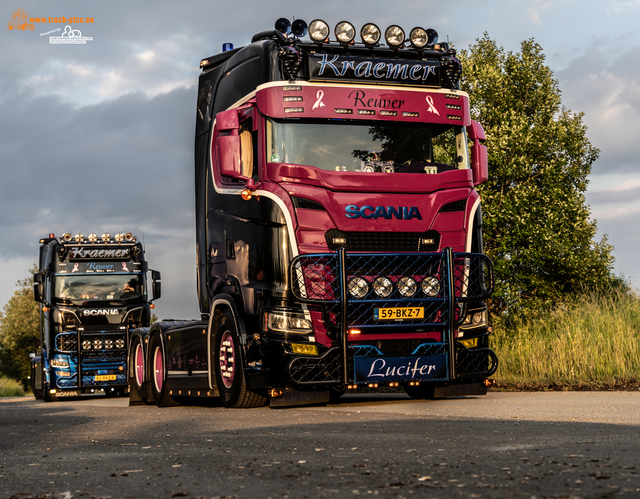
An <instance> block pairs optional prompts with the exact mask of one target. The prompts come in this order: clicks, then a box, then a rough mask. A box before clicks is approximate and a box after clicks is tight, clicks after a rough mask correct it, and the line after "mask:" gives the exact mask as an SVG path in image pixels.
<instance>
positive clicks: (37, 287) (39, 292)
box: [33, 272, 44, 303]
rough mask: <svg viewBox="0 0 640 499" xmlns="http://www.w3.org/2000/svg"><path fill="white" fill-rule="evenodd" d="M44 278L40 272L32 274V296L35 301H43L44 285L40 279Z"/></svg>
mask: <svg viewBox="0 0 640 499" xmlns="http://www.w3.org/2000/svg"><path fill="white" fill-rule="evenodd" d="M43 280H44V277H43V274H42V272H38V273H37V274H34V275H33V298H34V300H35V301H36V302H37V303H42V302H44V296H43V295H44V286H43V285H42V281H43Z"/></svg>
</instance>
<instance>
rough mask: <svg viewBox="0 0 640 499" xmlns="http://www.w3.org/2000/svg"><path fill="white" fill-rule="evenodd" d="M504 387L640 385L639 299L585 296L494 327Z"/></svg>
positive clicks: (499, 385)
mask: <svg viewBox="0 0 640 499" xmlns="http://www.w3.org/2000/svg"><path fill="white" fill-rule="evenodd" d="M492 347H493V348H494V350H495V352H496V354H497V355H498V359H499V361H500V365H499V367H498V371H497V372H496V375H495V379H496V383H497V388H498V389H503V390H621V389H622V390H638V389H640V299H639V297H638V296H637V295H636V294H629V293H623V292H611V293H608V294H600V295H596V294H593V295H588V296H584V297H581V298H578V299H576V300H575V301H573V302H571V303H568V304H565V305H564V306H562V307H558V308H557V309H556V310H553V311H550V312H546V313H540V314H538V315H537V316H534V317H529V318H526V319H522V318H520V319H516V320H512V321H510V322H509V323H507V322H506V321H505V322H504V323H502V324H500V325H498V326H497V327H495V328H494V334H493V335H492Z"/></svg>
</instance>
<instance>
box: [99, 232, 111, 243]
mask: <svg viewBox="0 0 640 499" xmlns="http://www.w3.org/2000/svg"><path fill="white" fill-rule="evenodd" d="M100 239H102V242H103V243H108V242H109V241H111V235H110V234H107V233H106V232H105V233H104V234H102V236H101V237H100Z"/></svg>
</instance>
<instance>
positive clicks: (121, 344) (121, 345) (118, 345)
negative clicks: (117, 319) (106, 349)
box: [116, 339, 124, 349]
mask: <svg viewBox="0 0 640 499" xmlns="http://www.w3.org/2000/svg"><path fill="white" fill-rule="evenodd" d="M116 348H120V349H122V348H124V340H123V339H120V340H116Z"/></svg>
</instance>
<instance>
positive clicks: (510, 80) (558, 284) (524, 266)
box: [460, 33, 615, 313]
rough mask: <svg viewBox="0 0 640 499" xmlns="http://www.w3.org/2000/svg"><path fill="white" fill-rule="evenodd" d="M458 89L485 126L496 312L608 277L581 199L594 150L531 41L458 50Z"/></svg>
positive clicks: (607, 257) (485, 192)
mask: <svg viewBox="0 0 640 499" xmlns="http://www.w3.org/2000/svg"><path fill="white" fill-rule="evenodd" d="M460 59H461V61H462V64H463V69H464V73H463V80H462V89H463V90H465V91H467V92H469V95H470V99H471V114H472V118H473V119H474V120H476V121H478V122H480V123H481V124H482V126H483V127H484V129H485V133H486V135H487V141H486V145H487V147H488V150H489V181H488V182H487V183H485V184H483V185H482V186H480V187H479V189H478V190H479V192H480V194H481V197H482V207H483V212H484V241H485V251H486V253H487V254H488V255H489V256H490V257H491V258H492V260H493V262H494V266H495V273H496V287H495V292H494V297H493V299H492V302H491V307H492V309H493V312H494V313H504V312H505V311H507V312H511V313H514V312H515V313H517V312H519V311H522V310H524V309H532V308H542V307H546V306H549V305H552V304H553V303H555V302H556V301H557V300H558V299H559V298H561V297H562V296H566V295H567V294H570V293H574V292H579V291H582V290H585V289H591V290H593V289H598V288H600V287H603V286H606V285H608V284H610V282H611V281H612V280H613V279H615V278H614V277H613V276H612V274H611V269H612V266H613V258H612V256H611V251H612V249H613V248H612V246H610V245H609V244H607V238H606V236H604V237H603V238H602V239H601V240H600V241H596V240H595V235H596V222H595V220H593V219H591V218H590V211H589V207H588V205H587V204H586V203H585V199H584V192H585V190H586V188H587V182H588V180H587V176H588V175H589V173H590V172H591V165H592V164H593V162H594V161H595V160H596V159H597V158H598V155H599V150H598V149H596V148H595V147H593V146H592V145H591V143H590V142H589V140H588V138H587V136H586V131H587V128H586V126H585V125H584V123H583V121H582V117H583V115H582V113H578V114H576V113H573V112H571V111H570V110H568V109H566V108H565V107H564V106H563V105H562V101H561V95H560V94H561V92H560V89H559V88H558V82H557V80H555V79H554V78H553V72H552V71H551V69H549V67H548V66H547V65H546V64H545V57H544V54H543V52H542V48H541V47H540V45H538V44H537V43H536V42H535V41H534V40H532V39H531V40H526V41H524V42H522V44H521V50H520V52H515V53H514V52H505V50H504V49H503V48H502V47H499V46H498V45H497V44H496V42H495V41H493V40H491V39H490V38H489V36H488V35H487V34H486V33H485V34H484V36H483V38H480V39H477V40H476V43H475V44H473V45H471V46H470V47H469V49H468V50H462V51H461V52H460Z"/></svg>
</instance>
